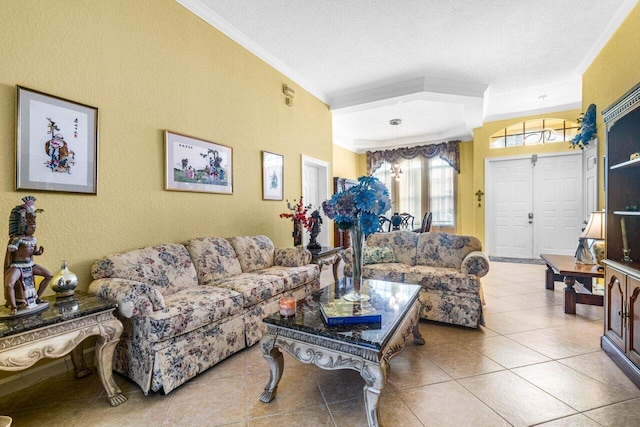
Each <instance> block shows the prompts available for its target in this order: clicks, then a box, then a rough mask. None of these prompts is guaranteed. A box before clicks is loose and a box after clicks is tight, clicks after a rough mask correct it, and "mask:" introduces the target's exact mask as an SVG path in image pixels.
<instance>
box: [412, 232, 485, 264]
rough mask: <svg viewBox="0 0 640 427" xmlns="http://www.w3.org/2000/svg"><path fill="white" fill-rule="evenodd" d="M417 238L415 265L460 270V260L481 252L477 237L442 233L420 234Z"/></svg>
mask: <svg viewBox="0 0 640 427" xmlns="http://www.w3.org/2000/svg"><path fill="white" fill-rule="evenodd" d="M419 236H420V237H418V245H417V247H418V256H417V259H416V264H419V265H428V266H432V267H447V268H455V269H457V270H460V266H461V265H462V260H463V259H464V258H465V257H466V256H467V255H468V254H469V253H470V252H473V251H481V250H482V244H481V243H480V240H478V238H477V237H473V236H461V235H457V234H449V233H442V232H429V233H421V234H420V235H419Z"/></svg>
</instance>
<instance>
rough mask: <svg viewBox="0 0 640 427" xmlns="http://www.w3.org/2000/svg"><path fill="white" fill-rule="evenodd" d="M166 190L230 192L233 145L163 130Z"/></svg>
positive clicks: (231, 186) (231, 187)
mask: <svg viewBox="0 0 640 427" xmlns="http://www.w3.org/2000/svg"><path fill="white" fill-rule="evenodd" d="M164 147H165V190H168V191H192V192H198V193H217V194H233V148H231V147H229V146H227V145H223V144H220V143H217V142H212V141H207V140H205V139H201V138H196V137H193V136H189V135H184V134H181V133H177V132H173V131H170V130H165V132H164Z"/></svg>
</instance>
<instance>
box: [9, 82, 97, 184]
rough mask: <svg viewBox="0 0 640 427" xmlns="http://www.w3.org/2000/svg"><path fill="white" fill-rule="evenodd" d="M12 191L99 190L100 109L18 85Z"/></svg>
mask: <svg viewBox="0 0 640 427" xmlns="http://www.w3.org/2000/svg"><path fill="white" fill-rule="evenodd" d="M17 104H18V105H17V119H16V190H48V191H63V192H69V193H88V194H97V191H98V182H97V181H98V109H97V108H95V107H90V106H88V105H84V104H80V103H77V102H73V101H69V100H67V99H63V98H59V97H57V96H53V95H47V94H45V93H42V92H38V91H35V90H32V89H28V88H25V87H22V86H18V96H17Z"/></svg>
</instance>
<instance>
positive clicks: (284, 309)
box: [280, 297, 296, 317]
mask: <svg viewBox="0 0 640 427" xmlns="http://www.w3.org/2000/svg"><path fill="white" fill-rule="evenodd" d="M280 314H281V315H283V316H284V317H291V316H295V315H296V299H295V298H291V297H284V298H280Z"/></svg>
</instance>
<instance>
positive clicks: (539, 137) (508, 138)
mask: <svg viewBox="0 0 640 427" xmlns="http://www.w3.org/2000/svg"><path fill="white" fill-rule="evenodd" d="M579 127H580V125H579V124H578V123H576V122H572V121H569V120H564V119H554V118H543V119H535V120H527V121H525V122H520V123H514V124H512V125H510V126H507V127H506V128H504V129H501V130H499V131H498V132H496V133H494V134H493V135H491V137H490V145H489V147H490V148H507V147H521V146H523V145H536V144H550V143H554V142H564V141H571V139H572V138H573V137H574V136H576V134H577V133H578V129H579Z"/></svg>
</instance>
